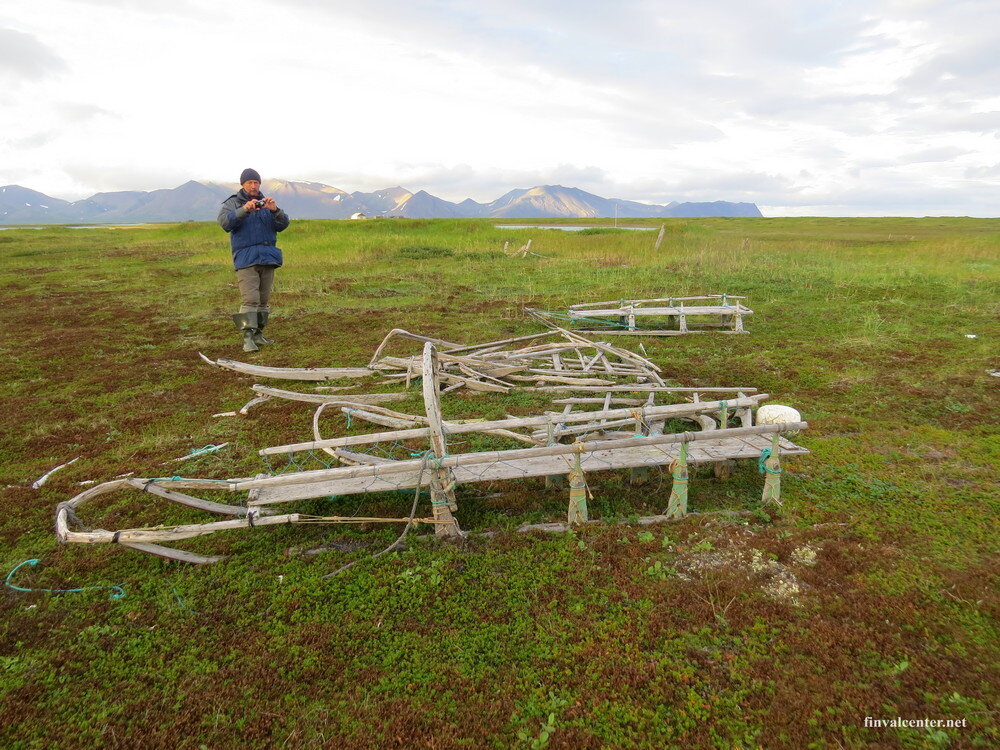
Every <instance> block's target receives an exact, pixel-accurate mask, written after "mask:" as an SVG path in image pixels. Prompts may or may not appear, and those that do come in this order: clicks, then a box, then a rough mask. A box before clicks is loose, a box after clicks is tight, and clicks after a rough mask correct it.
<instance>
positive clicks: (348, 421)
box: [344, 409, 354, 429]
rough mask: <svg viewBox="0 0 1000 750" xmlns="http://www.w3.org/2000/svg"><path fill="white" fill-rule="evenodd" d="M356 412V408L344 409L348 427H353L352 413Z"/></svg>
mask: <svg viewBox="0 0 1000 750" xmlns="http://www.w3.org/2000/svg"><path fill="white" fill-rule="evenodd" d="M353 413H354V409H344V414H346V415H347V429H351V421H352V419H351V415H352V414H353Z"/></svg>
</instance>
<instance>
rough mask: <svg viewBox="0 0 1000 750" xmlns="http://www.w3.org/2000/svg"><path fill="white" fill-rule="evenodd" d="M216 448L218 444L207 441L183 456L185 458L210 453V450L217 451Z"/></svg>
mask: <svg viewBox="0 0 1000 750" xmlns="http://www.w3.org/2000/svg"><path fill="white" fill-rule="evenodd" d="M217 450H219V446H217V445H213V444H212V443H209V444H208V445H206V446H205V447H203V448H198V449H197V450H194V451H191V452H190V453H188V454H187V455H186V456H185V458H194V457H195V456H200V455H201V454H202V453H210V452H212V451H217Z"/></svg>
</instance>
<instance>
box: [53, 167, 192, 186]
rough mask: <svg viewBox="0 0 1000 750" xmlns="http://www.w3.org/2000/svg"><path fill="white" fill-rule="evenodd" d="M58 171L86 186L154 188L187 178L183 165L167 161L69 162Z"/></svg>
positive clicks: (188, 177)
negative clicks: (137, 163)
mask: <svg viewBox="0 0 1000 750" xmlns="http://www.w3.org/2000/svg"><path fill="white" fill-rule="evenodd" d="M62 171H63V172H64V173H65V174H66V175H67V176H68V177H70V178H71V179H72V180H73V181H74V182H76V183H79V184H80V185H83V186H86V188H87V189H89V190H96V191H111V192H116V191H119V190H156V189H158V188H162V187H171V188H172V187H177V186H178V185H181V184H183V183H185V182H187V181H188V180H190V179H191V175H190V174H188V173H187V172H186V171H184V169H183V167H172V166H168V165H161V166H158V167H156V166H154V167H150V166H147V165H130V164H115V163H109V164H92V163H89V162H83V161H79V162H71V163H68V164H64V165H63V167H62Z"/></svg>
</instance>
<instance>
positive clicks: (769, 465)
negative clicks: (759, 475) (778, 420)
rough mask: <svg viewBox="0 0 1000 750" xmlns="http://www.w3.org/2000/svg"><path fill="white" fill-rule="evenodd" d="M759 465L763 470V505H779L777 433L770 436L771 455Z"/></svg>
mask: <svg viewBox="0 0 1000 750" xmlns="http://www.w3.org/2000/svg"><path fill="white" fill-rule="evenodd" d="M761 466H762V469H763V472H764V492H763V493H762V494H761V498H760V500H761V502H762V503H763V504H764V505H768V504H770V503H775V504H776V505H781V504H782V503H781V447H780V446H779V445H778V433H775V434H774V436H773V437H772V438H771V455H769V456H768V457H767V458H766V459H764V461H763V462H762V463H761Z"/></svg>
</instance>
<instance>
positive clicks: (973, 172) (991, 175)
mask: <svg viewBox="0 0 1000 750" xmlns="http://www.w3.org/2000/svg"><path fill="white" fill-rule="evenodd" d="M965 176H966V177H968V178H969V179H974V180H998V179H1000V163H998V164H994V165H993V166H992V167H987V166H982V167H969V168H968V169H966V170H965Z"/></svg>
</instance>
